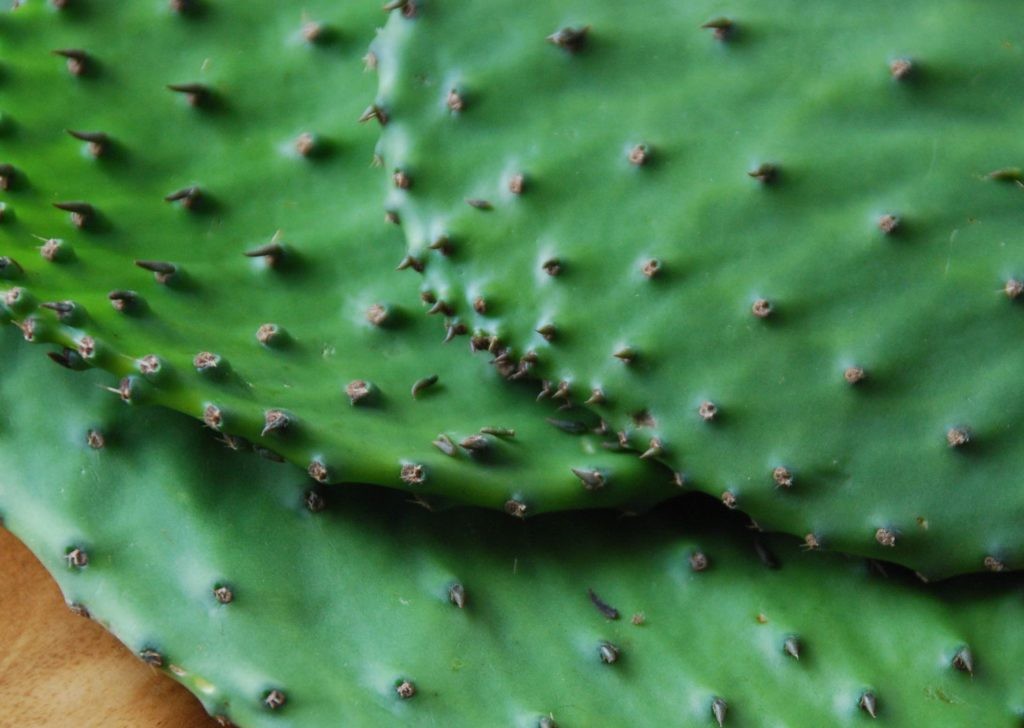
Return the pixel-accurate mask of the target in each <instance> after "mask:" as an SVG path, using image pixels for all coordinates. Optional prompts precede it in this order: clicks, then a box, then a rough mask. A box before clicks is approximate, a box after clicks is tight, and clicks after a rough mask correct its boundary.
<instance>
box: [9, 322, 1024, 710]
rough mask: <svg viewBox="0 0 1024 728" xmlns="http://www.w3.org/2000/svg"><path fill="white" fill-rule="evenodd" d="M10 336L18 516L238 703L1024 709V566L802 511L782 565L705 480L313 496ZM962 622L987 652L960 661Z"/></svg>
mask: <svg viewBox="0 0 1024 728" xmlns="http://www.w3.org/2000/svg"><path fill="white" fill-rule="evenodd" d="M0 343H6V342H0ZM5 351H7V352H9V353H8V355H7V356H6V357H5V367H4V371H5V375H4V377H2V378H0V411H3V412H4V413H5V417H4V437H3V438H2V439H0V470H2V472H3V473H4V478H3V479H0V512H2V514H3V516H4V522H5V524H6V525H7V527H9V528H10V529H11V530H12V531H13V532H14V533H15V534H16V535H18V536H19V537H20V538H21V539H23V540H24V541H25V542H26V543H27V544H28V545H29V546H30V547H31V548H32V549H33V551H34V552H35V553H36V554H37V555H38V556H39V557H40V558H41V560H42V561H43V563H44V564H45V565H46V566H47V568H48V569H49V570H50V571H51V572H52V573H53V574H54V576H55V577H56V579H57V580H58V582H59V583H60V585H61V587H62V589H63V592H64V594H65V597H66V598H67V600H68V602H69V603H71V604H75V605H78V606H79V607H84V608H86V609H88V610H89V612H90V614H91V615H92V617H93V618H94V619H96V620H98V621H99V622H100V623H102V624H104V625H105V626H107V627H108V628H109V629H111V630H112V631H113V632H114V633H115V634H116V635H117V636H118V637H119V638H120V639H121V640H122V641H123V642H125V644H127V645H128V647H129V648H130V649H131V650H133V651H135V652H136V653H139V654H140V655H143V654H145V656H146V657H147V658H148V659H149V660H150V661H151V663H161V664H162V667H159V668H158V669H163V670H166V671H168V672H169V673H170V674H171V675H173V676H174V677H176V679H178V680H180V681H181V682H182V683H184V684H185V685H186V686H187V687H188V688H189V689H190V690H192V691H194V692H195V693H196V694H197V696H198V697H199V698H200V699H201V700H202V701H203V702H204V704H205V705H206V706H207V708H208V709H209V711H210V712H211V713H212V714H214V715H218V716H224V717H230V718H231V719H232V720H233V721H234V722H235V723H237V724H238V725H239V726H243V727H244V726H303V727H305V728H317V727H318V726H334V725H338V724H339V721H343V722H344V723H345V725H353V726H374V725H384V724H387V723H397V722H401V724H402V725H450V726H481V725H488V726H490V725H512V726H521V727H522V728H532V727H533V726H536V725H538V724H539V718H540V717H541V716H544V715H547V714H549V713H551V714H553V715H554V718H555V720H556V721H557V722H558V724H559V725H563V726H574V725H575V726H583V725H597V724H601V725H694V726H704V725H707V726H713V725H714V722H713V713H712V706H713V705H714V704H715V703H714V701H715V699H716V698H718V699H721V700H723V701H724V702H725V706H726V710H725V714H724V715H725V718H724V721H723V722H724V724H725V725H726V726H728V727H730V728H733V727H737V728H738V727H742V726H763V725H788V726H793V727H794V728H799V727H800V726H820V725H836V726H846V725H850V726H856V725H865V724H867V723H866V721H867V720H868V718H867V716H866V715H865V714H864V713H863V711H862V710H861V709H860V708H859V707H858V701H859V699H860V696H861V695H862V694H863V693H864V692H865V691H871V692H873V693H874V694H875V696H876V709H877V721H876V724H878V725H892V726H910V725H985V726H1002V725H1005V726H1008V727H1009V726H1013V725H1016V724H1017V722H1018V721H1019V720H1020V715H1021V712H1020V711H1021V710H1022V709H1024V685H1021V683H1020V669H1019V668H1020V665H1021V660H1022V659H1024V637H1022V636H1021V631H1020V630H1019V629H1018V628H1017V625H1019V624H1020V620H1021V619H1022V618H1024V600H1022V596H1024V585H1022V583H1021V578H1020V577H1019V576H1017V575H1005V574H1004V575H982V576H975V577H970V578H966V579H960V580H955V581H952V582H947V583H945V584H939V585H923V584H921V583H919V582H917V581H916V580H915V579H913V577H907V576H905V575H904V574H902V573H901V572H900V571H899V569H898V568H897V567H890V568H891V569H892V570H893V573H890V577H889V578H882V577H881V576H879V575H878V574H877V573H872V570H871V569H869V568H868V567H867V565H866V563H865V562H861V561H860V560H856V559H844V558H842V557H839V556H836V555H831V554H809V553H804V552H802V551H801V550H800V549H799V548H798V546H797V542H796V541H795V540H794V539H791V538H789V537H784V536H775V537H770V538H766V539H765V540H764V541H763V542H762V548H764V549H770V550H771V552H772V554H773V556H774V561H775V562H776V565H777V568H774V569H772V568H767V567H766V565H765V564H764V563H762V561H761V559H760V558H759V556H758V555H757V554H756V553H755V550H754V548H752V544H751V539H754V538H756V537H757V534H754V533H752V532H750V531H748V530H746V529H744V528H742V524H741V523H739V522H738V516H736V515H735V514H728V513H725V512H724V511H723V509H721V508H720V507H719V506H717V505H716V504H714V503H713V502H711V501H710V500H707V499H703V498H701V497H697V496H691V497H690V498H689V499H687V500H684V501H681V502H678V503H676V504H671V505H670V506H669V507H663V508H661V509H657V510H655V511H653V512H651V513H650V514H648V515H646V516H643V517H639V518H634V519H622V518H620V517H618V516H617V515H616V514H614V513H612V512H600V511H598V512H591V513H584V514H555V515H552V516H550V517H545V518H541V519H533V520H531V521H527V522H525V523H520V522H516V521H512V520H511V519H507V518H504V517H503V516H502V515H501V514H497V513H493V512H488V511H484V510H452V511H448V512H445V513H433V514H432V513H427V512H426V511H424V510H423V509H421V508H417V507H415V506H413V505H411V504H407V503H403V502H402V500H403V498H402V496H401V495H399V494H397V493H388V492H386V491H383V490H381V489H377V488H368V489H366V490H365V491H360V490H355V489H353V490H351V491H344V492H342V491H338V490H336V489H329V488H325V489H322V490H321V491H320V492H321V493H322V494H323V495H324V496H325V497H326V505H327V507H326V508H325V509H324V510H321V511H320V512H316V513H313V512H310V511H309V510H308V509H307V508H306V507H305V505H304V493H305V491H306V488H305V485H306V484H304V483H303V480H304V478H303V476H302V473H301V471H299V470H297V469H291V466H275V465H274V464H272V463H268V462H266V461H264V460H262V459H260V458H254V457H246V456H245V455H243V454H241V453H233V452H229V451H225V450H224V448H223V447H222V446H221V445H219V444H218V443H216V442H215V441H214V439H213V438H212V437H211V436H210V434H209V433H207V432H204V431H203V430H202V428H201V427H200V426H198V424H196V423H194V422H192V421H190V420H189V419H188V418H186V417H183V416H181V415H178V414H175V413H173V412H168V411H166V410H162V409H160V408H142V409H135V410H126V409H124V408H121V407H119V406H118V405H117V403H116V402H114V401H112V400H110V399H109V398H107V397H105V396H103V394H104V393H103V392H102V391H101V389H100V387H99V386H96V385H99V384H103V383H106V382H105V379H104V378H103V377H102V376H101V374H102V373H101V372H96V371H93V372H87V373H85V374H83V375H79V374H72V373H70V372H66V371H63V370H60V369H58V368H57V367H54V366H52V365H50V364H48V363H46V362H44V361H41V357H40V356H38V352H37V351H36V350H34V349H31V348H29V347H23V346H20V347H8V348H5ZM104 376H105V375H104ZM43 398H47V401H51V402H59V403H61V407H60V410H59V411H43V410H42V409H41V408H39V407H38V405H37V403H38V402H39V401H41V400H42V399H43ZM90 431H91V432H94V433H99V434H101V435H102V436H103V438H104V440H103V447H101V448H94V447H90V445H89V438H88V436H87V434H88V433H89V432H90ZM92 442H93V443H94V444H95V443H96V440H95V437H94V438H93V440H92ZM55 452H59V453H60V454H61V456H60V457H53V453H55ZM283 468H284V469H283ZM709 507H710V508H709ZM69 548H77V549H80V550H81V551H84V552H85V553H86V555H87V561H88V564H87V565H86V566H84V567H82V568H75V567H73V566H71V565H69V562H68V557H67V553H68V549H69ZM698 554H703V555H704V557H705V558H704V561H703V566H704V567H706V568H703V570H702V571H696V570H695V569H694V567H693V566H691V564H697V565H698V566H701V562H700V559H699V558H698ZM765 558H768V557H767V556H765ZM639 564H642V565H643V566H642V567H641V568H638V565H639ZM456 584H458V585H460V586H461V587H462V590H461V597H460V599H461V601H462V605H463V606H462V608H459V607H458V606H457V604H456V602H457V599H456V598H455V597H453V590H452V587H453V586H454V585H456ZM218 586H220V587H225V586H226V587H228V588H229V589H230V590H231V595H232V598H231V599H230V601H228V602H227V603H222V601H223V600H218V598H217V596H215V594H214V588H215V587H218ZM588 590H592V592H593V596H588ZM599 602H600V603H601V604H603V607H602V605H601V604H599ZM610 609H617V610H618V611H619V613H620V616H619V618H618V619H610V618H609V616H607V615H608V614H609V613H610ZM635 614H641V615H642V618H641V617H637V619H636V621H642V622H643V623H642V624H639V625H637V624H634V623H633V621H634V620H633V615H635ZM965 647H966V648H968V650H969V655H970V666H971V668H972V670H973V675H971V674H968V673H965V672H963V671H962V670H958V669H957V668H955V667H954V666H953V664H952V663H953V661H954V659H955V657H956V655H957V654H958V652H959V651H960V650H962V649H963V648H965ZM602 648H604V649H603V650H602ZM147 651H149V652H147ZM794 653H795V656H794ZM602 654H604V655H606V656H612V655H614V658H613V659H614V662H611V663H606V662H603V661H602ZM964 654H967V653H964ZM797 657H798V658H799V659H797ZM406 680H408V681H410V683H412V685H414V687H415V695H414V696H413V697H412V698H410V699H407V700H403V699H401V698H400V697H399V696H398V695H397V692H396V688H397V687H398V686H399V685H401V683H402V682H404V681H406ZM271 690H280V691H281V692H282V695H283V697H284V699H285V701H286V702H285V703H284V705H283V706H282V707H281V708H280V709H279V710H274V711H271V710H268V709H267V708H265V707H263V705H262V703H261V701H262V699H263V698H264V696H265V694H267V693H268V692H269V691H271Z"/></svg>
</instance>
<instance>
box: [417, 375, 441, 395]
mask: <svg viewBox="0 0 1024 728" xmlns="http://www.w3.org/2000/svg"><path fill="white" fill-rule="evenodd" d="M437 379H438V376H437V375H436V374H431V375H430V376H429V377H423V378H422V379H417V380H416V383H415V384H413V385H412V398H413V399H416V398H417V397H419V395H420V392H422V391H423V390H424V389H427V388H429V387H432V386H434V385H435V384H437Z"/></svg>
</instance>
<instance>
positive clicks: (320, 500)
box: [303, 488, 327, 513]
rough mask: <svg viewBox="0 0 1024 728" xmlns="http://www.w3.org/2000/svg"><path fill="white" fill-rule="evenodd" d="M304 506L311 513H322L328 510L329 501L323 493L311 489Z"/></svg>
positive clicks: (304, 500)
mask: <svg viewBox="0 0 1024 728" xmlns="http://www.w3.org/2000/svg"><path fill="white" fill-rule="evenodd" d="M303 504H304V505H305V506H306V510H308V511H309V512H310V513H320V512H321V511H323V510H324V509H326V508H327V499H326V498H324V496H323V494H322V493H320V492H319V491H317V490H314V489H312V488H311V489H309V490H307V491H306V495H305V497H304V498H303Z"/></svg>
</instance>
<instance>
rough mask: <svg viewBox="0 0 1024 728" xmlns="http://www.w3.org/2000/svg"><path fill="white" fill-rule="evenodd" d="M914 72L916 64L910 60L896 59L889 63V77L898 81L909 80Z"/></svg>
mask: <svg viewBox="0 0 1024 728" xmlns="http://www.w3.org/2000/svg"><path fill="white" fill-rule="evenodd" d="M913 72H914V62H913V61H912V60H910V59H909V58H894V59H892V60H891V61H889V75H891V76H892V77H893V79H894V80H896V81H902V80H903V79H905V78H909V77H910V76H911V75H912V74H913Z"/></svg>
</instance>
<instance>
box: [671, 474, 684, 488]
mask: <svg viewBox="0 0 1024 728" xmlns="http://www.w3.org/2000/svg"><path fill="white" fill-rule="evenodd" d="M668 482H669V483H670V484H671V485H674V486H675V487H677V488H685V487H686V476H685V475H683V474H682V473H680V472H679V471H678V470H676V471H675V472H673V473H672V477H671V478H670V479H669V481H668Z"/></svg>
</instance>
